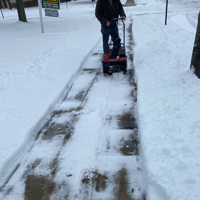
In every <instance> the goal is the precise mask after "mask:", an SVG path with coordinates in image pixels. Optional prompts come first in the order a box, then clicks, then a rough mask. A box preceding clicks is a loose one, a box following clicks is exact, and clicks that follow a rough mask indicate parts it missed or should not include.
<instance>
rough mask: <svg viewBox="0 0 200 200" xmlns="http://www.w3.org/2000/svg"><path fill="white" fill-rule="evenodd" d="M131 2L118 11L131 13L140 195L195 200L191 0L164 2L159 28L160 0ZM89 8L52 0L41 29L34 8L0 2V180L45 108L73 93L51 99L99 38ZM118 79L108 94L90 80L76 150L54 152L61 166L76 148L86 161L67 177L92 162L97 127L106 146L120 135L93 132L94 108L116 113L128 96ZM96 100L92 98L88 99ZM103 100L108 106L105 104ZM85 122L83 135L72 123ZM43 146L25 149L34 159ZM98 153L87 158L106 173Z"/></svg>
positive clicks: (194, 6)
mask: <svg viewBox="0 0 200 200" xmlns="http://www.w3.org/2000/svg"><path fill="white" fill-rule="evenodd" d="M122 3H125V1H122ZM135 3H136V4H137V6H135V7H127V8H125V12H126V15H127V16H128V17H129V18H132V19H133V27H132V30H133V38H134V42H135V43H134V69H135V78H136V82H137V89H138V91H137V93H138V96H137V117H138V118H137V120H138V127H139V136H140V150H141V153H142V158H143V167H144V168H145V175H146V177H145V178H146V185H145V186H144V187H146V194H147V199H148V200H161V199H162V200H179V199H181V200H188V199H190V200H194V199H198V198H199V196H200V191H199V185H200V176H199V174H200V160H199V155H200V149H199V143H200V136H199V132H200V125H199V124H200V123H199V122H200V115H199V110H200V104H199V99H200V94H199V92H198V91H200V82H199V79H197V77H196V76H195V75H194V74H193V72H192V71H191V70H190V60H191V55H192V48H193V44H194V38H195V32H196V25H197V17H198V12H199V7H200V3H199V1H194V0H191V1H184V0H173V1H169V13H168V24H167V26H165V25H164V17H165V1H164V0H162V1H158V0H157V1H156V0H136V1H135ZM94 9H95V8H94V7H93V6H92V4H91V2H90V1H84V0H82V1H81V0H79V1H75V2H70V3H68V9H67V8H66V4H65V3H61V10H59V18H50V17H44V29H45V33H44V34H42V33H41V31H40V23H39V11H38V8H27V9H26V15H27V20H28V23H21V22H18V19H17V12H16V10H12V11H9V10H3V12H4V17H5V19H4V20H3V19H2V18H1V19H0V26H1V31H0V37H1V38H3V39H2V40H1V47H0V48H1V53H0V60H1V65H0V138H1V139H0V149H1V151H0V157H1V160H0V185H1V184H3V182H4V181H5V179H6V177H7V176H8V174H9V173H10V171H11V170H13V168H12V167H13V166H14V164H16V162H17V160H19V159H20V157H21V156H22V155H23V152H24V151H25V150H26V149H27V148H30V146H31V145H32V142H33V140H34V137H35V135H36V134H37V133H38V131H39V130H40V129H41V127H43V125H44V124H45V123H46V121H47V119H48V118H50V113H51V111H52V110H53V109H56V110H59V109H66V110H67V109H71V108H76V107H77V105H78V103H79V102H78V101H77V102H76V101H67V102H66V103H63V104H62V105H61V106H59V102H60V101H61V100H62V99H63V98H64V97H65V95H66V93H65V91H66V89H67V88H70V87H71V83H72V80H75V79H76V76H77V74H79V73H80V69H81V67H82V66H83V64H84V63H85V62H86V61H87V59H88V55H90V53H91V52H92V50H93V48H94V47H96V44H98V43H99V41H100V38H101V34H100V24H99V22H98V21H97V19H96V18H95V16H94ZM43 14H44V13H43ZM90 62H91V63H90V65H94V66H95V67H99V63H98V64H97V60H96V59H94V60H93V61H92V60H91V61H90ZM94 66H92V68H94ZM82 78H85V79H86V80H87V79H88V78H89V77H87V75H85V76H83V77H82ZM118 78H119V77H114V79H117V80H118ZM101 79H103V77H101ZM119 80H120V81H122V78H119ZM120 81H119V83H120V84H119V85H118V87H122V90H123V93H122V94H121V93H120V94H119V93H118V92H117V90H114V91H113V93H112V94H110V93H106V95H107V96H105V93H104V94H102V95H101V94H99V93H98V91H100V90H99V88H102V87H103V86H104V81H103V80H101V81H100V83H101V84H97V85H96V86H95V89H93V90H92V91H91V92H92V94H93V99H89V103H88V104H87V105H86V107H85V111H84V112H83V113H82V115H83V116H84V117H82V118H81V120H80V121H79V122H78V124H77V127H76V132H77V133H79V134H78V135H76V138H73V139H74V141H75V144H76V145H78V146H80V149H81V150H82V149H84V152H81V151H80V149H76V150H75V149H74V146H73V145H71V146H70V145H69V146H67V147H65V148H68V149H67V150H66V149H65V148H63V152H64V153H63V160H64V158H65V157H67V158H68V162H69V164H71V163H73V160H79V158H81V156H82V155H83V154H82V153H84V155H87V158H88V159H84V160H85V162H83V163H81V166H79V165H78V164H76V168H75V169H74V170H76V171H77V173H75V174H77V175H78V174H79V173H78V172H79V171H80V170H81V168H82V167H83V166H85V168H88V167H89V166H90V167H91V166H93V167H94V168H95V163H94V159H95V155H93V154H92V152H93V151H91V149H94V148H95V146H96V145H97V144H98V142H99V141H104V140H101V138H98V137H97V135H98V133H99V132H100V133H102V134H100V135H102V137H111V139H110V141H111V146H113V149H117V147H115V145H116V141H117V138H118V136H119V138H120V135H121V134H122V133H121V132H120V130H118V131H117V132H116V137H113V138H112V135H113V134H111V133H110V134H109V135H106V133H105V132H103V131H105V130H106V129H103V130H101V129H102V127H101V126H100V124H101V122H102V118H101V116H103V114H106V113H107V114H108V113H109V114H117V113H119V112H120V111H121V110H122V107H123V106H124V98H122V96H123V97H124V96H127V95H128V94H127V91H126V87H127V85H123V84H122V85H121V82H120ZM88 82H90V80H88ZM88 82H87V81H86V82H83V80H79V82H77V84H78V87H77V88H80V93H81V92H82V91H81V87H80V85H81V86H82V87H83V88H84V87H85V85H86V84H88ZM106 84H107V83H105V85H106ZM115 86H116V85H115ZM75 88H76V87H75ZM123 88H124V89H123ZM72 94H73V91H72ZM95 94H97V95H96V96H95ZM109 95H111V96H112V98H113V99H118V100H119V101H118V102H117V104H115V103H113V104H112V103H111V102H109V101H108V97H109ZM69 100H70V98H69ZM99 101H100V102H101V104H99V105H98V104H96V102H99ZM108 104H109V110H108V111H106V108H107V106H108ZM123 109H124V111H127V110H126V108H124V107H123ZM80 112H81V111H80ZM66 120H68V118H66V116H65V115H63V117H62V118H59V120H57V121H56V120H55V122H56V123H63V122H65V121H66ZM88 121H91V122H92V123H93V125H92V127H93V131H94V132H90V134H89V135H88V136H87V137H85V135H83V134H81V130H83V129H84V131H87V130H88V132H89V130H90V129H91V127H88V126H87V122H88ZM101 131H102V132H101ZM112 131H113V130H112ZM93 133H94V134H93ZM124 137H127V136H124ZM88 140H91V141H93V143H90V145H89V146H87V148H85V146H84V142H83V141H88ZM58 141H59V138H57V139H55V140H54V141H53V142H52V148H51V151H50V152H48V153H49V154H50V155H52V157H54V156H55V155H54V154H55V151H54V149H55V148H57V143H58ZM46 143H48V141H46ZM73 144H74V143H73ZM81 144H82V146H81ZM105 145H106V144H104V145H102V146H100V147H99V150H100V152H101V151H102V152H103V150H105V149H104V148H105ZM44 149H45V144H43V146H42V147H40V149H38V152H32V154H33V155H32V156H33V157H34V156H35V155H36V154H37V155H40V157H41V158H42V159H43V158H44V157H45V154H46V151H45V150H44ZM69 149H70V150H71V151H69ZM69 152H70V153H69ZM71 152H73V154H71ZM100 152H99V154H100V156H99V157H98V160H97V161H96V164H98V165H99V169H102V171H103V170H104V169H105V168H108V169H109V170H113V173H114V172H116V171H117V170H118V169H119V167H120V166H118V163H117V162H116V160H115V159H114V160H111V161H110V163H111V164H110V165H108V164H107V163H106V162H105V157H104V154H103V153H102V154H101V153H100ZM112 153H113V154H115V153H116V152H115V151H113V152H112ZM116 156H117V154H116ZM27 159H28V158H27ZM29 159H32V158H31V157H30V158H29ZM120 159H122V158H121V157H120ZM123 159H127V158H123ZM82 160H83V159H82ZM126 162H127V163H130V164H128V165H127V166H126V167H128V168H131V165H132V164H134V165H137V163H136V161H134V160H133V159H132V160H130V161H126ZM62 164H63V166H62V168H61V171H60V175H62V173H63V174H66V173H69V172H70V170H71V168H70V167H71V166H70V165H69V166H68V165H67V163H66V162H65V160H64V162H63V163H62ZM66 166H67V167H66ZM40 170H42V169H40ZM46 173H48V171H47V172H46ZM132 173H133V174H134V172H132ZM135 176H136V175H135ZM57 178H58V179H60V178H61V177H57ZM76 178H77V180H78V178H79V177H76ZM63 179H64V178H63ZM20 187H24V186H23V185H21V186H19V187H18V188H20ZM108 189H109V188H108Z"/></svg>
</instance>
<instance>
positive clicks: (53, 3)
mask: <svg viewBox="0 0 200 200" xmlns="http://www.w3.org/2000/svg"><path fill="white" fill-rule="evenodd" d="M42 7H43V8H45V16H49V17H58V16H59V13H58V9H60V0H42Z"/></svg>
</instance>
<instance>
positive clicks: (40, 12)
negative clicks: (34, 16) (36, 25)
mask: <svg viewBox="0 0 200 200" xmlns="http://www.w3.org/2000/svg"><path fill="white" fill-rule="evenodd" d="M38 6H39V14H40V25H41V32H42V33H44V25H43V18H42V6H41V0H38Z"/></svg>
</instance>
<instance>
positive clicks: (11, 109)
mask: <svg viewBox="0 0 200 200" xmlns="http://www.w3.org/2000/svg"><path fill="white" fill-rule="evenodd" d="M83 8H84V9H83ZM3 12H4V17H5V19H4V20H3V19H1V21H0V23H1V32H0V37H1V38H5V39H4V40H1V47H0V48H1V54H0V60H1V68H0V80H1V84H0V93H1V96H0V98H1V100H0V111H1V112H0V124H1V131H0V134H1V140H0V148H1V151H0V157H1V160H0V172H1V173H0V180H2V179H3V178H5V175H6V173H7V172H8V170H10V167H9V165H10V166H12V165H13V163H15V161H16V158H17V157H18V156H16V155H18V154H21V152H23V150H24V149H25V148H26V144H28V146H29V142H30V141H32V139H33V138H34V135H36V134H37V132H38V131H39V130H40V128H41V127H42V126H43V125H44V123H45V122H46V118H48V117H49V114H50V112H51V111H52V109H53V108H54V106H55V105H56V103H57V101H60V100H61V99H63V97H64V95H65V94H64V91H65V90H66V88H67V87H69V86H70V82H71V81H72V79H73V78H75V76H76V74H77V72H78V71H79V70H80V68H81V66H82V64H83V62H84V61H85V58H87V55H88V54H89V53H90V51H91V49H92V48H93V47H95V45H96V43H97V42H98V40H99V39H100V37H101V36H100V34H99V31H100V25H99V22H98V21H97V20H96V18H95V16H94V7H93V6H92V4H91V2H90V1H89V2H88V1H83V2H82V3H80V2H78V5H77V4H76V2H72V3H69V5H68V9H66V5H65V4H64V3H63V4H61V9H60V11H59V13H60V17H59V18H51V17H49V18H48V17H44V29H45V34H42V33H41V30H40V21H39V11H38V8H37V7H36V8H27V9H26V13H27V20H28V23H22V22H17V21H18V18H17V11H16V10H13V11H8V10H5V11H4V10H3ZM76 12H78V13H79V14H78V15H76ZM43 14H44V13H43ZM88 36H89V37H88Z"/></svg>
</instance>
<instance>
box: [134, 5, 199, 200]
mask: <svg viewBox="0 0 200 200" xmlns="http://www.w3.org/2000/svg"><path fill="white" fill-rule="evenodd" d="M188 5H190V4H187V5H186V6H185V7H184V5H182V7H180V8H179V12H177V10H178V8H177V7H176V5H175V4H174V5H173V4H172V7H174V8H176V9H175V10H176V12H172V11H171V13H170V15H169V19H168V25H167V26H165V25H164V16H163V14H158V13H157V14H156V12H157V11H160V10H162V8H163V6H162V5H161V4H160V7H159V6H158V5H155V7H152V6H153V5H151V8H149V7H148V5H147V6H146V7H143V8H142V11H141V14H140V15H133V36H134V39H135V47H134V66H135V71H136V80H137V86H138V123H139V124H138V125H139V131H140V136H141V149H142V153H143V156H144V165H145V166H146V175H147V199H149V200H161V199H162V200H168V199H170V200H177V199H181V200H188V199H190V200H194V199H198V198H199V196H200V191H199V185H200V177H199V173H200V168H199V166H200V160H199V155H200V149H199V143H200V136H199V132H200V125H199V124H200V114H199V110H200V104H199V99H200V93H199V92H198V91H200V80H199V79H197V77H196V76H195V75H194V74H193V73H192V72H191V71H190V60H191V54H192V49H193V44H194V38H195V27H196V22H197V16H198V9H197V8H198V7H199V6H200V4H199V3H197V2H196V9H194V7H193V6H194V5H193V4H191V7H190V6H188ZM150 9H151V10H153V9H154V10H155V14H148V15H147V14H146V13H147V11H148V10H150ZM192 10H193V11H192ZM143 13H145V14H144V15H143ZM194 22H195V23H194Z"/></svg>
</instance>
